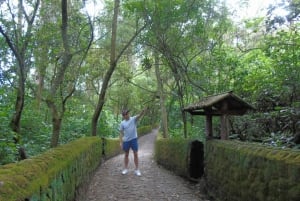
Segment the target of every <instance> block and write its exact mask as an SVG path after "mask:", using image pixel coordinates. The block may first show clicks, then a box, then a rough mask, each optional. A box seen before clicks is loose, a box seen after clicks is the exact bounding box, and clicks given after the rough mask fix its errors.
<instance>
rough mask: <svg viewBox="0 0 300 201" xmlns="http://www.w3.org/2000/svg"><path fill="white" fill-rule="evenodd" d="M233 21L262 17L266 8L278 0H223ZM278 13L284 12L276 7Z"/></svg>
mask: <svg viewBox="0 0 300 201" xmlns="http://www.w3.org/2000/svg"><path fill="white" fill-rule="evenodd" d="M225 2H226V4H227V5H228V7H229V9H230V10H231V12H233V16H232V17H233V19H234V21H241V20H243V19H246V18H253V17H262V16H265V15H266V13H267V8H268V7H269V5H271V4H273V5H274V4H277V3H278V2H279V0H225ZM276 12H278V14H281V13H284V11H283V10H280V9H278V10H277V11H276Z"/></svg>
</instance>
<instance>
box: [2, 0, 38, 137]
mask: <svg viewBox="0 0 300 201" xmlns="http://www.w3.org/2000/svg"><path fill="white" fill-rule="evenodd" d="M29 3H30V5H27V6H29V7H30V6H32V8H33V9H32V10H31V13H27V10H26V9H25V6H24V4H23V0H19V1H18V7H17V8H18V9H17V20H16V19H15V9H14V6H15V5H12V4H10V2H9V1H7V4H6V8H7V10H8V11H9V13H7V12H4V13H2V12H1V15H2V16H1V19H2V20H1V25H0V33H1V34H2V36H3V37H4V38H5V40H6V43H7V45H8V46H9V48H10V49H11V51H12V54H13V56H14V57H15V59H16V70H13V71H14V72H15V73H16V75H17V76H18V77H17V79H18V81H17V86H16V94H17V99H16V102H15V112H14V114H13V116H12V119H11V123H10V126H11V128H12V130H13V131H14V132H16V133H20V121H21V116H22V112H23V108H24V100H25V82H26V78H27V73H28V71H29V69H30V63H31V61H30V59H31V57H30V54H31V53H30V48H29V46H30V45H31V44H30V43H31V40H32V28H33V24H34V20H35V17H36V15H37V11H38V7H39V4H40V0H36V1H32V2H29ZM7 15H10V17H11V18H10V19H9V21H8V20H7V19H6V16H7ZM24 24H25V25H24Z"/></svg>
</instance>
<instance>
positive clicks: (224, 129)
mask: <svg viewBox="0 0 300 201" xmlns="http://www.w3.org/2000/svg"><path fill="white" fill-rule="evenodd" d="M221 140H228V116H227V115H226V114H223V115H222V116H221Z"/></svg>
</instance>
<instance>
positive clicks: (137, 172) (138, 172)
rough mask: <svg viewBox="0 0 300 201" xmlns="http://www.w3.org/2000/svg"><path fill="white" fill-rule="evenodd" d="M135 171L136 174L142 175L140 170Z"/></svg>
mask: <svg viewBox="0 0 300 201" xmlns="http://www.w3.org/2000/svg"><path fill="white" fill-rule="evenodd" d="M134 173H135V175H136V176H141V175H142V174H141V172H140V170H135V171H134Z"/></svg>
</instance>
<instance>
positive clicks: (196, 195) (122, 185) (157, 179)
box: [86, 130, 207, 201]
mask: <svg viewBox="0 0 300 201" xmlns="http://www.w3.org/2000/svg"><path fill="white" fill-rule="evenodd" d="M156 134H157V130H153V131H152V132H151V133H150V134H148V135H146V136H143V137H141V138H140V139H139V166H140V170H141V173H142V176H140V177H138V176H136V175H135V174H134V165H133V156H132V155H133V154H132V152H130V161H129V173H128V174H127V175H122V174H121V171H122V167H123V157H124V155H123V154H121V155H118V156H116V157H114V158H112V159H109V160H107V161H105V163H103V164H102V165H101V166H100V167H99V168H98V170H97V172H96V173H95V175H94V177H93V178H92V180H91V183H90V186H89V189H88V192H87V195H86V201H102V200H103V201H108V200H117V201H123V200H124V201H162V200H172V201H179V200H180V201H194V200H195V201H196V200H199V201H207V200H206V199H204V197H205V196H203V195H201V194H200V191H199V190H198V189H199V188H198V186H197V185H196V184H193V183H190V182H189V181H186V180H185V179H183V178H181V177H179V176H176V175H174V174H172V172H170V171H168V170H165V169H164V168H162V167H159V166H158V165H157V164H156V162H155V161H154V159H153V153H154V150H153V148H154V141H155V137H156Z"/></svg>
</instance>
